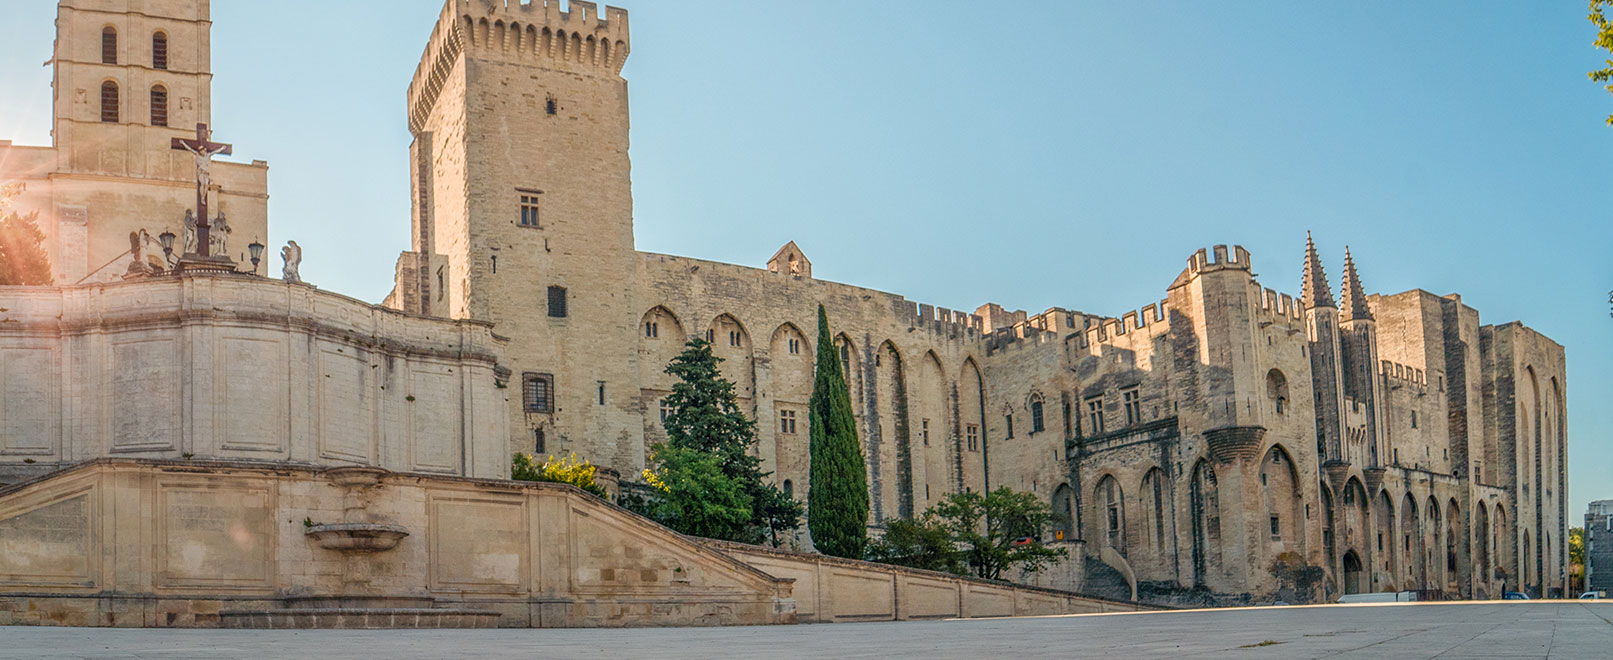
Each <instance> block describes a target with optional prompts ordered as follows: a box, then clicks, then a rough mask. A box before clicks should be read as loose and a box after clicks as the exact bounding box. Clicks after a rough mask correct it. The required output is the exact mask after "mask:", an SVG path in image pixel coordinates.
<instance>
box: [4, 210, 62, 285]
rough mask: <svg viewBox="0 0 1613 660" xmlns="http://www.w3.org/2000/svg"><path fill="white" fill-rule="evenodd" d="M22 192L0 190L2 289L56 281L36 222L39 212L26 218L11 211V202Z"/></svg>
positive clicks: (41, 233)
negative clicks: (9, 286) (52, 276)
mask: <svg viewBox="0 0 1613 660" xmlns="http://www.w3.org/2000/svg"><path fill="white" fill-rule="evenodd" d="M20 190H21V189H20V188H19V187H18V186H6V187H4V188H0V285H25V286H43V285H48V284H50V283H51V280H52V278H51V276H50V259H49V257H47V256H45V248H44V246H43V243H44V242H45V234H44V232H41V231H39V225H38V224H36V222H35V221H36V220H37V219H38V218H39V211H34V212H32V213H29V214H27V215H23V214H20V213H17V212H16V211H13V210H11V200H12V198H14V197H16V196H17V195H18V194H19V192H20Z"/></svg>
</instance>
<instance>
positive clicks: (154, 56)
mask: <svg viewBox="0 0 1613 660" xmlns="http://www.w3.org/2000/svg"><path fill="white" fill-rule="evenodd" d="M151 68H153V69H162V70H167V68H168V35H166V34H163V33H161V32H158V33H156V34H153V35H151Z"/></svg>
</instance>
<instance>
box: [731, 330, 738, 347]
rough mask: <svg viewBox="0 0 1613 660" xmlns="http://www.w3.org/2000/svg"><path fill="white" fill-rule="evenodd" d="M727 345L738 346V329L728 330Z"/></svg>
mask: <svg viewBox="0 0 1613 660" xmlns="http://www.w3.org/2000/svg"><path fill="white" fill-rule="evenodd" d="M728 345H729V346H738V345H739V331H738V330H729V331H728Z"/></svg>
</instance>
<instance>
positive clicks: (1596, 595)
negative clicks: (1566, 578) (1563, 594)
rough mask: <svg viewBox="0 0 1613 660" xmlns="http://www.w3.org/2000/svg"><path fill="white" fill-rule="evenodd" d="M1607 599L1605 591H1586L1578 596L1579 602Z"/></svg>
mask: <svg viewBox="0 0 1613 660" xmlns="http://www.w3.org/2000/svg"><path fill="white" fill-rule="evenodd" d="M1604 598H1607V592H1606V591H1587V592H1585V593H1582V594H1580V595H1579V599H1580V600H1602V599H1604Z"/></svg>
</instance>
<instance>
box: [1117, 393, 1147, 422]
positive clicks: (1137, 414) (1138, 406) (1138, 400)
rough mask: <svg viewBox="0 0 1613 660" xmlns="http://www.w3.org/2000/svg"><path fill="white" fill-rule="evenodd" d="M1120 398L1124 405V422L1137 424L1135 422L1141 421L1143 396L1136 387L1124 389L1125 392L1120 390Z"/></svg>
mask: <svg viewBox="0 0 1613 660" xmlns="http://www.w3.org/2000/svg"><path fill="white" fill-rule="evenodd" d="M1121 399H1122V403H1124V404H1125V407H1126V424H1127V425H1128V426H1129V425H1131V424H1137V423H1140V422H1142V421H1143V401H1142V399H1143V397H1142V394H1141V393H1140V392H1138V391H1137V388H1135V387H1134V388H1132V389H1129V390H1126V391H1125V392H1122V393H1121Z"/></svg>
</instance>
